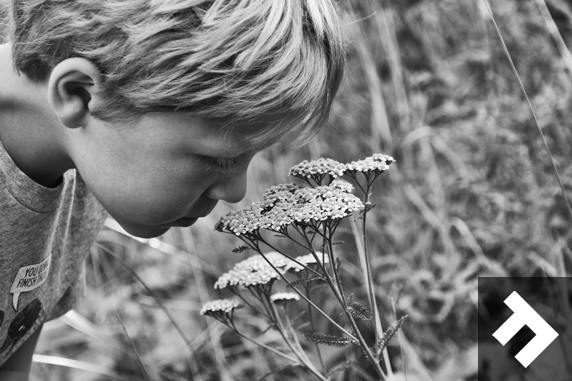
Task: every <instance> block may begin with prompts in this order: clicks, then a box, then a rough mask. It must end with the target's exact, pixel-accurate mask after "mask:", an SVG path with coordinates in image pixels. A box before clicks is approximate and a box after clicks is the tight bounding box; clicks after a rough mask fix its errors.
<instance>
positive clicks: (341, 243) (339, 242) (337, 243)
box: [332, 241, 345, 245]
mask: <svg viewBox="0 0 572 381" xmlns="http://www.w3.org/2000/svg"><path fill="white" fill-rule="evenodd" d="M344 243H345V242H344V241H336V242H332V245H343V244H344Z"/></svg>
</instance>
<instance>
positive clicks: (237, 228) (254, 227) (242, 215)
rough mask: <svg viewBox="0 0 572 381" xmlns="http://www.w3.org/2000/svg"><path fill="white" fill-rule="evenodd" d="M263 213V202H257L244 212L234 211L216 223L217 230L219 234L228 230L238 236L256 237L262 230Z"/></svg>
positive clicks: (243, 210)
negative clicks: (261, 219) (261, 218)
mask: <svg viewBox="0 0 572 381" xmlns="http://www.w3.org/2000/svg"><path fill="white" fill-rule="evenodd" d="M262 211H263V207H262V203H261V202H255V203H253V204H252V205H250V206H249V207H247V208H245V209H242V210H238V211H234V210H232V211H230V212H229V213H227V214H226V215H224V216H223V217H222V218H221V219H220V220H219V221H218V222H217V223H216V225H215V230H217V231H219V232H222V231H224V230H227V231H230V232H232V233H234V234H236V235H237V236H240V235H256V234H257V233H258V230H259V229H260V217H261V216H262Z"/></svg>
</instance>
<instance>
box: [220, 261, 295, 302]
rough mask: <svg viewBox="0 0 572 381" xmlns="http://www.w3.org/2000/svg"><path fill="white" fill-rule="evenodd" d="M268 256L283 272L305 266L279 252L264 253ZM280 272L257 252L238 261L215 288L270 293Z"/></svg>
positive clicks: (223, 275) (221, 277) (222, 276)
mask: <svg viewBox="0 0 572 381" xmlns="http://www.w3.org/2000/svg"><path fill="white" fill-rule="evenodd" d="M264 256H266V258H267V259H268V260H269V261H270V263H272V264H273V265H274V267H276V269H277V270H278V271H280V272H281V273H282V274H284V273H286V272H287V271H290V270H292V271H300V270H302V269H303V266H301V265H300V264H298V263H296V262H294V261H293V260H291V259H289V258H287V257H285V256H284V255H282V254H280V253H277V252H269V253H266V254H264ZM278 278H280V274H278V272H276V270H274V269H273V268H272V266H270V264H268V262H267V261H266V259H264V258H263V257H262V255H259V254H256V255H253V256H251V257H248V258H247V259H245V260H243V261H241V262H239V263H237V264H236V265H235V266H234V267H233V269H232V270H230V271H228V272H226V273H224V274H222V275H221V276H220V277H219V278H218V280H217V281H216V283H215V285H214V288H216V289H225V288H229V289H231V290H234V291H237V289H238V287H250V288H255V289H257V290H258V291H261V292H263V293H269V292H270V290H271V289H272V285H273V283H274V281H275V280H276V279H278Z"/></svg>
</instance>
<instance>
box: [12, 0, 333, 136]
mask: <svg viewBox="0 0 572 381" xmlns="http://www.w3.org/2000/svg"><path fill="white" fill-rule="evenodd" d="M332 1H333V0H280V1H277V0H105V1H93V0H73V1H70V0H12V6H11V17H12V19H11V33H10V40H11V43H12V44H13V60H14V65H15V68H16V69H17V70H18V71H19V72H20V73H23V74H25V75H26V76H27V77H28V78H29V79H31V80H32V81H35V82H42V81H47V80H48V78H49V76H50V73H51V71H52V70H53V69H54V67H55V66H56V65H57V64H58V63H60V62H61V61H63V60H65V59H68V58H71V57H83V58H86V59H88V60H90V61H91V62H93V63H94V64H95V66H96V67H97V68H98V69H99V70H100V71H101V75H102V77H101V78H102V85H103V86H102V89H101V90H102V92H101V94H100V95H101V100H103V102H100V103H99V104H98V105H97V107H94V108H93V109H92V110H90V111H91V114H92V115H93V116H94V117H97V118H99V119H101V120H106V121H125V120H130V119H133V118H136V117H138V116H140V115H142V114H148V113H153V112H169V111H175V110H176V111H181V112H186V113H189V114H190V115H192V116H193V117H197V118H204V119H209V120H216V121H219V122H224V123H225V124H227V125H228V126H230V127H232V128H241V127H243V126H253V125H254V126H259V127H260V128H258V131H257V134H255V135H253V136H252V139H251V140H252V141H253V143H254V142H256V143H258V144H260V145H265V144H267V143H269V142H271V141H276V140H279V138H280V139H284V140H297V141H300V142H303V141H305V140H307V138H309V137H310V136H312V135H314V134H315V133H316V132H318V131H319V130H320V128H321V127H322V126H324V125H325V123H326V121H327V117H328V114H329V110H330V105H331V102H332V98H333V97H334V95H335V93H336V92H337V89H338V87H339V85H340V81H341V78H342V72H343V66H344V53H343V42H342V37H341V32H340V25H339V20H338V17H337V15H336V11H335V7H334V5H333V4H332Z"/></svg>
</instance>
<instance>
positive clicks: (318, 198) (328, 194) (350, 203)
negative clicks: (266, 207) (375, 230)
mask: <svg viewBox="0 0 572 381" xmlns="http://www.w3.org/2000/svg"><path fill="white" fill-rule="evenodd" d="M296 195H297V196H298V200H299V202H298V204H296V205H293V207H292V208H291V210H290V213H289V214H290V216H291V218H292V219H293V220H295V221H297V222H305V223H309V222H310V221H311V220H317V221H324V220H327V219H334V220H337V219H342V218H344V217H348V216H350V215H351V214H352V213H353V212H355V211H358V210H361V209H363V204H362V202H361V200H360V199H359V198H358V197H356V196H354V195H353V194H351V193H348V192H346V191H344V190H342V189H339V188H338V187H337V185H334V186H332V185H328V186H319V187H316V188H302V189H300V190H299V191H297V192H296Z"/></svg>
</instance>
